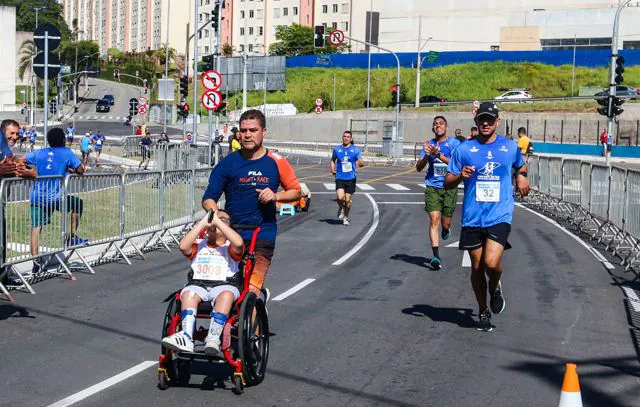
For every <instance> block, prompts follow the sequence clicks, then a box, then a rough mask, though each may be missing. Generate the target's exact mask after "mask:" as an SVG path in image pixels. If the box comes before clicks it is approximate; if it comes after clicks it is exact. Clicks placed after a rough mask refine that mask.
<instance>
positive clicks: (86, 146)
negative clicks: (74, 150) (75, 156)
mask: <svg viewBox="0 0 640 407" xmlns="http://www.w3.org/2000/svg"><path fill="white" fill-rule="evenodd" d="M80 152H81V153H82V165H83V166H84V167H85V168H87V167H88V166H89V155H90V154H91V136H89V133H85V135H84V137H82V140H80Z"/></svg>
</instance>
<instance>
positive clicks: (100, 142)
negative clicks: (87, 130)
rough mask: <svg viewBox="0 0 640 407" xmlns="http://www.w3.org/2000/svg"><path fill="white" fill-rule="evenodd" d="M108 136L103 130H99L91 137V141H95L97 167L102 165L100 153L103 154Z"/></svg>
mask: <svg viewBox="0 0 640 407" xmlns="http://www.w3.org/2000/svg"><path fill="white" fill-rule="evenodd" d="M106 139H107V138H106V137H105V136H104V134H102V132H101V131H99V132H97V133H96V134H94V135H93V136H92V137H91V142H92V143H93V150H94V151H95V153H96V167H97V166H98V165H100V154H102V147H103V146H104V142H105V140H106Z"/></svg>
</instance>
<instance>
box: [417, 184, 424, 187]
mask: <svg viewBox="0 0 640 407" xmlns="http://www.w3.org/2000/svg"><path fill="white" fill-rule="evenodd" d="M416 185H417V186H419V187H422V188H426V187H425V185H424V184H416Z"/></svg>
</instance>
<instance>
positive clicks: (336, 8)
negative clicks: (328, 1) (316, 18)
mask: <svg viewBox="0 0 640 407" xmlns="http://www.w3.org/2000/svg"><path fill="white" fill-rule="evenodd" d="M331 9H332V10H333V12H334V13H337V12H338V5H337V4H334V5H333V7H332V8H331Z"/></svg>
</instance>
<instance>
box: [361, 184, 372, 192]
mask: <svg viewBox="0 0 640 407" xmlns="http://www.w3.org/2000/svg"><path fill="white" fill-rule="evenodd" d="M357 187H358V189H361V190H362V191H375V188H374V187H372V186H371V185H369V184H358V185H357Z"/></svg>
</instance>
